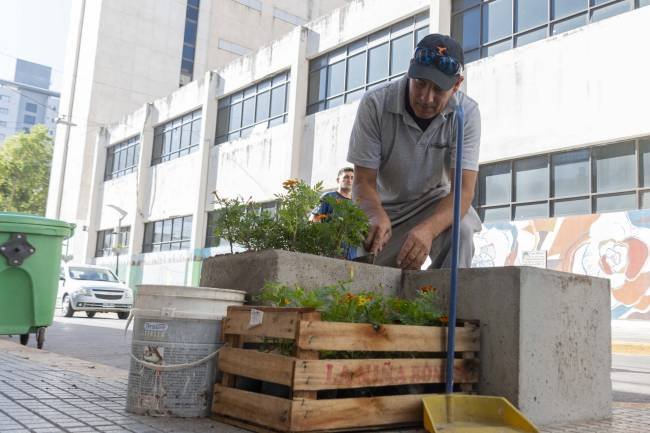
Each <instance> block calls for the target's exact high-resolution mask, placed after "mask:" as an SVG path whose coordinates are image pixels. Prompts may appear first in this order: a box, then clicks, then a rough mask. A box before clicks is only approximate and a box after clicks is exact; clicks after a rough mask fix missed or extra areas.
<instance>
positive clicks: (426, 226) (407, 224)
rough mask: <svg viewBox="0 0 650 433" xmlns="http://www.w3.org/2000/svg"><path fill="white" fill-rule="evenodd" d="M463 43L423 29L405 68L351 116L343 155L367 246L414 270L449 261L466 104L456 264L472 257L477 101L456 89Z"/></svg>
mask: <svg viewBox="0 0 650 433" xmlns="http://www.w3.org/2000/svg"><path fill="white" fill-rule="evenodd" d="M462 68H463V50H462V48H461V47H460V45H459V44H458V43H457V42H456V41H454V40H453V39H451V38H450V37H448V36H444V35H439V34H433V35H428V36H425V37H424V38H423V39H422V40H421V41H420V42H419V43H418V45H417V47H416V50H415V54H414V56H413V59H411V64H410V67H409V70H408V73H407V75H406V76H405V77H404V78H402V79H400V80H397V81H393V82H391V83H389V84H387V85H385V86H382V87H380V88H377V89H373V90H371V91H369V92H367V93H366V94H365V95H364V97H363V98H362V100H361V102H360V104H359V109H358V111H357V117H356V120H355V122H354V126H353V129H352V134H351V137H350V147H349V150H348V161H349V162H350V163H352V164H354V171H355V178H354V184H353V197H354V198H355V199H356V200H357V201H358V203H359V205H360V207H361V209H363V211H364V212H365V213H366V215H367V216H368V218H369V220H370V231H369V234H368V237H367V238H366V242H365V247H366V249H367V250H368V251H370V252H372V253H375V254H376V255H377V256H376V260H375V263H376V264H381V265H385V266H396V267H401V268H403V269H420V268H421V266H422V265H423V263H424V262H425V260H426V257H427V256H429V257H431V261H432V263H431V268H441V267H449V266H450V263H451V251H450V250H451V224H452V218H453V194H450V191H451V190H452V188H453V185H451V181H450V179H453V172H454V169H453V167H454V164H455V159H454V158H455V147H456V141H455V139H456V137H455V134H454V132H455V129H456V128H455V123H454V122H455V115H454V110H455V109H456V108H457V106H458V105H459V104H460V105H461V106H462V107H463V109H464V111H465V124H464V142H463V160H462V167H463V185H462V200H461V202H462V203H461V215H462V216H463V217H462V221H461V228H460V260H459V265H460V266H461V267H469V266H470V265H471V261H472V255H473V252H474V248H473V240H472V238H473V235H474V233H475V232H476V231H478V230H480V228H481V222H480V220H479V218H478V215H477V214H476V212H475V211H474V209H473V208H472V207H471V202H472V198H473V196H474V185H475V184H476V175H477V172H478V154H479V142H480V137H481V118H480V113H479V109H478V104H477V103H476V102H475V101H473V100H472V99H471V98H469V97H468V96H466V95H465V94H464V93H463V92H461V91H460V90H459V88H460V85H461V83H462V82H463V76H462V75H461V72H462Z"/></svg>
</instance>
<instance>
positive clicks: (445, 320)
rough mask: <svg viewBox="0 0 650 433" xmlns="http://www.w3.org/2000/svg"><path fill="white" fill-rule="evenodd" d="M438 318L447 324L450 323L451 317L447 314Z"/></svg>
mask: <svg viewBox="0 0 650 433" xmlns="http://www.w3.org/2000/svg"><path fill="white" fill-rule="evenodd" d="M438 320H439V321H440V323H442V324H443V325H446V324H448V323H449V317H447V316H440V318H439V319H438Z"/></svg>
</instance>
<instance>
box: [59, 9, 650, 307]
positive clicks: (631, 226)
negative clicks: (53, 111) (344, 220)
mask: <svg viewBox="0 0 650 433" xmlns="http://www.w3.org/2000/svg"><path fill="white" fill-rule="evenodd" d="M539 4H543V5H545V6H544V7H539ZM569 4H571V5H572V6H568V5H569ZM647 4H648V1H645V0H616V1H615V0H612V1H600V0H599V1H595V0H579V1H578V0H576V1H571V2H568V1H564V0H563V1H559V0H558V1H556V0H548V1H546V0H544V1H539V0H534V1H527V0H492V1H481V0H463V1H461V0H453V1H452V0H403V1H401V2H399V4H397V3H394V2H388V1H384V0H365V1H360V0H359V1H355V2H352V3H350V4H348V5H346V6H344V7H341V8H339V9H335V10H333V11H332V12H331V13H329V14H327V15H325V16H323V17H321V18H318V19H315V20H312V21H310V22H308V23H305V24H302V25H300V26H298V27H296V28H295V29H294V30H292V31H291V32H289V33H288V34H286V35H285V36H283V37H281V38H278V39H276V40H275V41H274V42H272V43H271V44H269V45H266V46H264V47H262V48H259V49H257V50H255V51H253V52H251V53H249V54H247V55H244V56H243V57H239V58H237V59H235V60H233V61H231V62H230V63H228V64H226V65H224V66H223V67H219V68H216V69H213V70H207V71H206V72H205V74H203V76H202V77H195V80H194V81H191V82H189V83H188V84H186V85H184V86H183V87H181V88H179V89H177V90H175V91H173V92H172V93H169V94H168V95H167V96H166V97H164V98H160V99H156V100H154V101H153V102H151V103H147V104H143V105H141V106H140V108H138V109H136V110H134V111H132V112H130V114H126V115H125V116H123V117H122V118H121V119H119V120H118V121H116V122H115V123H113V124H111V125H109V126H106V127H100V128H98V131H97V133H96V134H95V135H94V142H93V146H94V150H93V152H92V153H93V155H94V157H93V158H92V160H89V161H86V162H85V163H87V164H89V165H90V166H89V167H85V168H84V170H86V172H87V173H88V176H89V177H88V180H89V191H88V195H87V197H88V201H87V202H85V203H83V206H82V205H81V204H79V206H77V207H75V208H74V209H75V212H76V215H78V216H79V219H78V220H77V221H79V222H80V225H79V229H78V230H77V233H76V235H75V236H76V241H75V242H74V243H73V245H72V246H71V251H73V252H72V254H73V255H74V259H75V260H81V261H87V262H95V263H103V264H107V265H111V266H113V263H114V262H115V257H114V256H106V254H107V253H108V254H111V253H112V252H113V251H114V250H111V249H110V248H108V249H107V248H106V245H110V244H113V245H115V243H116V242H115V241H114V239H115V237H116V234H115V233H116V232H120V233H128V235H127V234H124V235H122V236H120V237H121V238H122V241H120V242H119V244H120V245H119V246H120V247H121V249H120V250H118V251H120V252H121V256H120V258H119V259H118V261H119V262H120V268H119V270H120V275H122V276H123V278H125V279H126V280H128V282H129V284H131V285H135V284H139V283H174V284H196V283H197V282H198V277H199V274H200V267H201V260H202V259H203V258H204V257H206V256H209V255H212V254H214V253H216V252H219V251H226V246H224V245H219V244H218V240H216V239H214V236H212V235H211V230H210V227H211V224H212V221H213V220H212V218H213V216H214V212H215V211H216V209H215V205H214V203H213V195H212V193H213V191H218V192H219V193H220V194H221V195H226V196H236V195H241V196H244V197H252V198H253V200H255V201H257V202H260V203H269V202H272V200H273V198H274V194H275V193H278V192H281V188H282V186H281V184H282V181H283V180H285V179H287V178H290V177H299V178H301V179H304V180H306V181H307V182H310V183H312V184H313V183H316V182H317V181H321V180H322V181H324V182H325V186H326V187H334V186H335V177H336V172H337V170H338V168H340V167H341V166H344V165H346V161H345V160H346V155H347V148H348V141H349V136H350V131H351V128H352V124H353V121H354V117H355V114H356V110H357V106H358V99H359V98H360V96H361V95H362V94H363V93H364V92H365V91H367V90H368V89H370V88H372V87H373V86H375V85H378V84H380V83H383V82H386V81H388V80H393V79H398V78H399V77H401V76H402V75H403V74H404V72H405V71H406V69H407V66H408V60H409V59H410V57H411V55H412V53H413V48H414V46H415V43H416V42H417V41H418V40H419V39H420V38H421V37H422V36H424V35H425V34H427V33H431V32H441V33H451V34H452V35H454V36H455V37H456V38H457V39H459V40H460V41H461V42H462V45H463V48H464V50H465V53H466V54H465V55H466V56H467V59H468V63H467V65H466V69H465V76H466V80H465V83H464V90H465V91H466V92H467V93H468V94H469V95H470V96H471V97H472V98H474V99H475V100H477V101H478V103H479V106H480V109H481V115H482V140H481V153H480V163H481V167H480V173H479V181H478V184H477V192H476V197H475V203H474V204H475V206H476V207H477V209H478V210H479V212H480V215H481V217H482V218H483V220H484V229H483V231H482V232H481V233H479V234H477V238H476V242H475V243H476V246H477V252H476V256H475V265H482V266H488V265H489V266H495V265H504V264H511V265H521V264H537V265H543V266H546V267H548V268H551V269H559V270H571V271H574V272H579V273H586V274H590V275H598V276H605V277H608V278H610V280H611V281H612V288H613V292H612V299H613V304H612V306H613V316H614V317H617V318H650V302H646V301H648V300H650V292H649V291H648V287H650V273H647V275H648V278H647V279H646V267H649V266H650V263H647V255H648V254H647V252H648V251H649V249H648V248H649V247H650V237H649V238H648V241H647V242H646V241H645V240H644V239H645V237H644V236H645V232H644V230H645V229H646V228H645V225H647V224H648V223H647V221H650V211H644V210H643V208H645V207H646V206H645V205H644V203H646V204H647V200H645V201H644V198H645V197H646V190H645V187H646V185H647V186H650V183H648V182H647V180H646V179H647V177H646V173H648V174H650V166H649V167H648V171H646V164H650V163H648V161H650V158H647V155H648V153H647V152H646V150H647V148H648V146H650V145H649V144H648V137H650V122H648V121H647V115H646V114H645V111H646V110H644V107H643V101H645V100H647V99H648V97H649V96H650V82H648V81H647V80H644V77H645V76H646V75H647V73H648V71H649V70H650V60H648V59H647V58H646V56H642V55H639V54H638V52H639V50H638V46H639V43H640V42H641V41H645V40H650V39H649V38H650V26H648V25H647V24H648V23H650V8H647V7H644V6H646V5H647ZM605 59H606V60H605ZM646 159H647V160H646ZM115 208H119V209H121V210H122V211H123V213H124V214H121V213H119V212H117V211H115ZM646 213H647V215H646ZM610 224H614V225H610ZM611 227H617V228H618V229H617V230H613V229H611ZM621 227H622V228H621ZM116 228H119V229H116ZM642 229H643V230H642ZM566 233H570V234H572V236H571V237H568V236H567V235H566ZM603 236H604V237H603ZM125 238H127V239H128V242H124V239H125ZM565 240H566V242H567V243H566V244H565V243H563V242H564V241H565ZM644 251H645V256H644V255H643V253H644ZM540 255H541V257H542V259H540ZM533 259H535V260H533ZM540 263H541V264H540ZM617 295H618V296H617ZM646 303H647V305H646Z"/></svg>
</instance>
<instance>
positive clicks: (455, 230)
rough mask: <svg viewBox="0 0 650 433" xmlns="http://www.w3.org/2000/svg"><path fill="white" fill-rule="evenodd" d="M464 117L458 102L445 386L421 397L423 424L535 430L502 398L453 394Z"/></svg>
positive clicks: (482, 430)
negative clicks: (443, 389) (438, 391)
mask: <svg viewBox="0 0 650 433" xmlns="http://www.w3.org/2000/svg"><path fill="white" fill-rule="evenodd" d="M464 117H465V113H464V112H463V108H462V105H459V106H458V107H457V108H456V110H455V119H454V120H455V122H456V170H455V172H454V184H453V185H454V187H453V189H454V191H453V192H454V219H453V224H452V238H451V250H452V253H451V281H450V284H449V325H448V327H447V363H446V373H445V382H446V387H445V394H441V395H435V396H430V397H425V398H424V399H423V403H424V404H423V406H424V427H425V428H426V429H427V431H429V432H430V433H516V432H522V433H539V431H538V430H537V428H535V426H534V425H533V424H532V423H531V422H530V421H528V419H526V417H525V416H524V415H523V414H522V413H521V412H519V411H518V410H517V409H516V408H515V407H514V406H513V405H511V404H510V403H509V402H508V400H506V399H505V398H503V397H488V396H480V395H464V394H453V384H454V368H453V366H454V349H455V335H454V331H455V329H456V326H455V324H456V288H457V285H458V252H459V240H460V203H461V200H460V198H461V197H460V196H461V191H462V180H463V177H462V174H461V172H462V166H461V161H462V159H463V158H462V151H463V132H464V131H463V125H464V123H465V122H464Z"/></svg>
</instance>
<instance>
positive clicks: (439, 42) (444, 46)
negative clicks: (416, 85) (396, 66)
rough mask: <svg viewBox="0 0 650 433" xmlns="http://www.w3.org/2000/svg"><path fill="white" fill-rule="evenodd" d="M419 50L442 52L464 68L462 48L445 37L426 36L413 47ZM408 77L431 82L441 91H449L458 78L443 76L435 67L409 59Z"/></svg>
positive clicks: (437, 35)
mask: <svg viewBox="0 0 650 433" xmlns="http://www.w3.org/2000/svg"><path fill="white" fill-rule="evenodd" d="M419 48H426V49H429V50H434V51H438V52H443V53H445V54H446V55H448V56H449V57H451V58H453V59H454V60H456V61H457V62H458V63H460V65H461V66H463V67H464V66H465V60H464V58H463V49H462V47H461V46H460V44H459V43H458V42H456V41H455V40H454V39H452V38H450V37H449V36H447V35H441V34H439V33H434V34H432V35H426V36H425V37H423V38H422V39H421V40H420V42H418V44H417V46H416V47H415V49H416V51H417V50H418V49H419ZM459 73H460V71H459ZM408 76H409V78H420V79H423V80H429V81H433V82H434V83H435V84H436V85H437V86H438V87H440V88H441V89H443V90H449V89H451V88H452V87H454V84H456V80H457V78H458V77H457V75H447V74H445V73H444V72H442V71H440V70H439V69H438V68H437V67H436V66H435V65H425V64H422V63H419V62H416V61H415V60H414V59H411V65H410V66H409V70H408Z"/></svg>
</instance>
